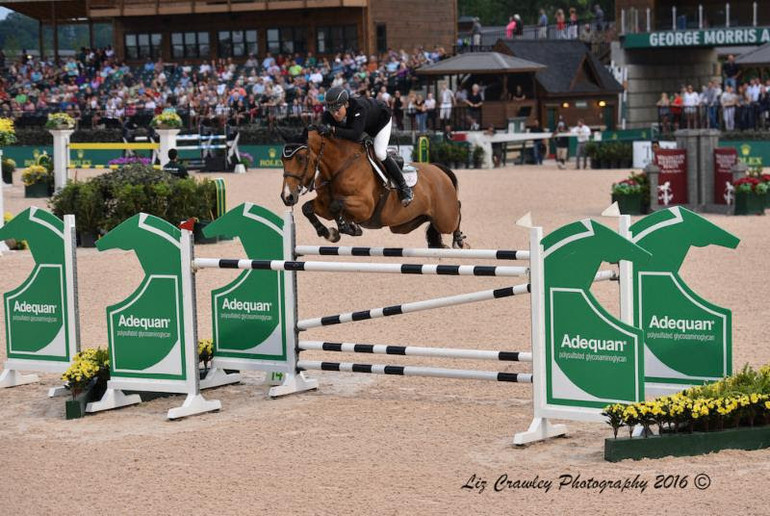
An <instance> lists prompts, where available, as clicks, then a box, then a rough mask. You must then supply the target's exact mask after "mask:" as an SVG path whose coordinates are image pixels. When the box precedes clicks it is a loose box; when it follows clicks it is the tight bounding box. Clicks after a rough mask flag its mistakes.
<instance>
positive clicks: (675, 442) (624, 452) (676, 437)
mask: <svg viewBox="0 0 770 516" xmlns="http://www.w3.org/2000/svg"><path fill="white" fill-rule="evenodd" d="M762 448H770V425H765V426H755V427H744V428H730V429H727V430H721V431H718V432H693V433H691V434H690V433H679V434H664V435H662V436H661V435H653V436H650V437H618V438H617V439H613V438H610V439H605V441H604V460H606V461H609V462H618V461H621V460H625V459H634V460H639V459H660V458H662V457H667V456H669V455H671V456H673V457H688V456H691V455H703V454H706V453H711V452H717V451H720V450H760V449H762Z"/></svg>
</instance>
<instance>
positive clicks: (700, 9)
mask: <svg viewBox="0 0 770 516" xmlns="http://www.w3.org/2000/svg"><path fill="white" fill-rule="evenodd" d="M698 28H699V29H702V28H703V5H702V4H701V5H699V6H698Z"/></svg>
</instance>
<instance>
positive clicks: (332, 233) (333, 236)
mask: <svg viewBox="0 0 770 516" xmlns="http://www.w3.org/2000/svg"><path fill="white" fill-rule="evenodd" d="M326 240H328V241H329V242H332V243H334V242H339V241H340V232H339V231H337V230H336V229H335V228H329V235H328V236H327V237H326Z"/></svg>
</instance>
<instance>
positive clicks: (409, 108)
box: [406, 93, 417, 131]
mask: <svg viewBox="0 0 770 516" xmlns="http://www.w3.org/2000/svg"><path fill="white" fill-rule="evenodd" d="M416 100H417V98H416V97H415V95H414V93H409V99H408V100H407V103H406V116H407V117H408V118H409V130H410V131H415V130H417V124H416V123H415V120H416V119H417V106H416V105H415V101H416Z"/></svg>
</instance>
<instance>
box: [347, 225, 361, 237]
mask: <svg viewBox="0 0 770 516" xmlns="http://www.w3.org/2000/svg"><path fill="white" fill-rule="evenodd" d="M352 228H353V231H351V233H350V236H361V235H363V234H364V231H363V230H362V229H361V226H358V225H355V226H352Z"/></svg>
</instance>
